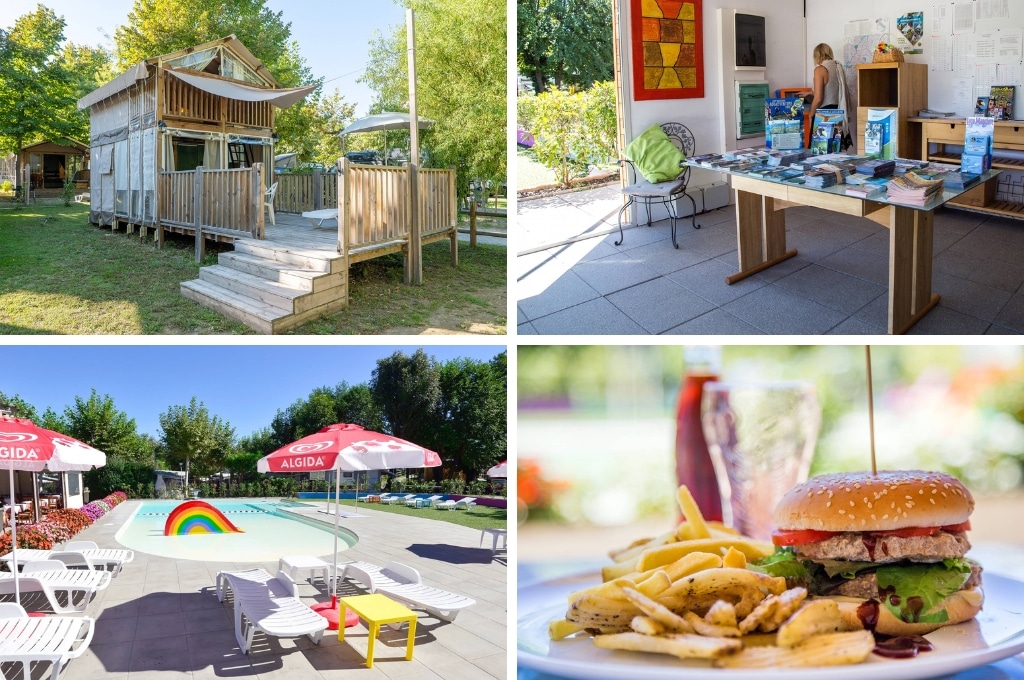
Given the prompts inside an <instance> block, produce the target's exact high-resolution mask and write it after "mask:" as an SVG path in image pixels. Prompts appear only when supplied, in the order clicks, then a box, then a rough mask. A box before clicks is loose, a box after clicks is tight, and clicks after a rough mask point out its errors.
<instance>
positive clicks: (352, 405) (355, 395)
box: [334, 382, 384, 432]
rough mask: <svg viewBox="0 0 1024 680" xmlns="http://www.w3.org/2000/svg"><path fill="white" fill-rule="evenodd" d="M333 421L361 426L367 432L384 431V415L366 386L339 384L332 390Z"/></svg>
mask: <svg viewBox="0 0 1024 680" xmlns="http://www.w3.org/2000/svg"><path fill="white" fill-rule="evenodd" d="M334 409H335V421H336V422H339V423H354V424H356V425H362V426H363V427H364V428H365V429H367V430H376V431H378V432H379V431H381V430H383V429H384V414H383V413H382V411H381V407H380V405H378V404H377V402H376V401H374V398H373V392H372V391H371V390H370V388H369V387H368V386H367V385H366V384H361V385H349V384H348V383H345V382H342V383H339V384H338V386H337V387H335V388H334Z"/></svg>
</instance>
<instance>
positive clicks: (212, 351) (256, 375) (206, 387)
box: [0, 345, 504, 437]
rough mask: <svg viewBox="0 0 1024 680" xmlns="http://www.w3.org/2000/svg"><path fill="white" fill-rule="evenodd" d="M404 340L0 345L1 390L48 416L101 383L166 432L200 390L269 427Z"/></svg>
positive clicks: (245, 423) (254, 424) (209, 403)
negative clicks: (174, 409) (173, 413)
mask: <svg viewBox="0 0 1024 680" xmlns="http://www.w3.org/2000/svg"><path fill="white" fill-rule="evenodd" d="M416 349H417V346H415V345H411V346H400V345H387V346H377V345H360V346H335V345H274V346H263V345H244V346H239V345H190V346H163V345H114V346H110V345H105V346H89V345H85V346H83V345H67V346H53V345H50V346H39V345H33V346H2V347H0V392H3V393H4V394H6V395H7V396H13V395H15V394H16V395H18V396H20V397H21V398H22V399H24V400H25V401H27V402H29V403H30V404H32V405H33V406H35V407H36V408H37V409H38V410H39V412H40V414H41V413H42V412H43V411H45V410H46V407H48V406H49V407H51V408H52V409H53V410H54V411H57V412H58V413H60V412H62V411H63V410H64V407H65V406H68V405H70V404H73V403H74V401H75V397H76V396H81V397H88V396H89V393H90V392H91V390H92V389H93V388H94V387H95V388H96V391H97V392H98V393H99V394H101V395H103V394H107V395H110V396H111V397H112V398H113V400H114V405H115V406H116V407H117V408H118V409H119V410H121V411H124V412H125V413H127V414H128V415H129V416H130V417H132V418H135V422H136V425H137V426H138V430H139V432H143V433H148V434H151V435H153V436H154V437H156V436H158V435H159V429H160V422H159V417H160V414H161V413H164V412H166V411H167V408H168V407H169V406H172V405H178V404H188V402H189V400H190V399H191V398H192V397H193V396H195V397H196V398H198V399H199V401H202V402H203V403H204V404H206V407H207V408H208V409H209V410H210V413H211V414H213V415H216V416H219V417H220V418H221V419H222V420H225V421H227V422H229V423H230V424H231V426H232V427H234V428H235V434H236V435H238V436H245V435H248V434H251V433H252V432H254V431H256V430H259V429H261V428H263V427H267V426H268V425H270V421H271V420H272V419H273V417H274V414H275V413H276V412H277V411H278V410H279V409H284V408H287V407H288V406H289V405H291V404H292V403H294V402H295V401H296V400H297V399H304V398H305V397H307V396H308V395H309V393H310V392H311V391H312V390H313V389H315V388H317V387H322V386H325V385H326V386H329V387H333V386H334V385H337V384H338V383H340V382H342V381H346V382H348V383H349V384H353V385H355V384H359V383H364V382H369V380H370V374H371V373H372V372H373V369H374V368H375V367H376V365H377V360H378V359H380V358H383V357H387V356H390V355H391V354H393V353H394V352H396V351H403V352H405V353H406V354H412V353H413V352H415V351H416ZM424 351H425V352H426V353H427V354H428V355H429V356H432V357H434V358H435V359H436V360H438V361H448V360H450V359H454V358H457V357H468V358H471V359H477V360H480V361H489V360H490V359H491V358H493V357H494V356H496V355H498V354H499V353H501V352H502V351H504V347H503V346H501V347H495V346H494V345H477V346H450V345H434V346H428V347H424Z"/></svg>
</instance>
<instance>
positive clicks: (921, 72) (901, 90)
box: [857, 62, 928, 158]
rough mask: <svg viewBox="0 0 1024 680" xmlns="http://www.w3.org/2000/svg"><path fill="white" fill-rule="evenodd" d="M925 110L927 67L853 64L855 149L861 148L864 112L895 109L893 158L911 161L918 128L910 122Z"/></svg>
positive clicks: (865, 121)
mask: <svg viewBox="0 0 1024 680" xmlns="http://www.w3.org/2000/svg"><path fill="white" fill-rule="evenodd" d="M926 108H928V65H927V64H911V63H908V62H890V63H882V64H857V148H858V149H863V148H864V126H865V124H866V123H867V119H868V109H897V111H898V112H897V114H896V117H897V120H898V121H899V128H898V130H897V145H898V147H897V155H898V156H900V157H901V158H914V157H915V154H917V152H918V150H919V149H920V147H921V128H920V127H919V126H916V125H911V124H910V122H909V121H910V118H911V117H913V116H916V115H917V114H918V112H919V111H920V110H921V109H926Z"/></svg>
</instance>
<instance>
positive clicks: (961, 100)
mask: <svg viewBox="0 0 1024 680" xmlns="http://www.w3.org/2000/svg"><path fill="white" fill-rule="evenodd" d="M971 83H972V79H971V78H954V79H953V83H952V94H953V111H956V112H957V114H958V115H970V114H972V113H973V112H974V102H975V94H974V88H973V87H972V85H971Z"/></svg>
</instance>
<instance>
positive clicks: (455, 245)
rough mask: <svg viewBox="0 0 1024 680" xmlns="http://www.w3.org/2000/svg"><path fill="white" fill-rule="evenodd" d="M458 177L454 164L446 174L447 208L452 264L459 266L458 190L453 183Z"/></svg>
mask: <svg viewBox="0 0 1024 680" xmlns="http://www.w3.org/2000/svg"><path fill="white" fill-rule="evenodd" d="M456 177H458V173H456V171H455V166H454V165H453V166H451V167H450V169H449V175H448V209H449V210H451V211H452V216H451V220H450V223H451V226H452V236H451V241H452V246H451V249H452V266H453V267H458V266H459V192H458V188H457V187H456V185H455V179H456Z"/></svg>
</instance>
